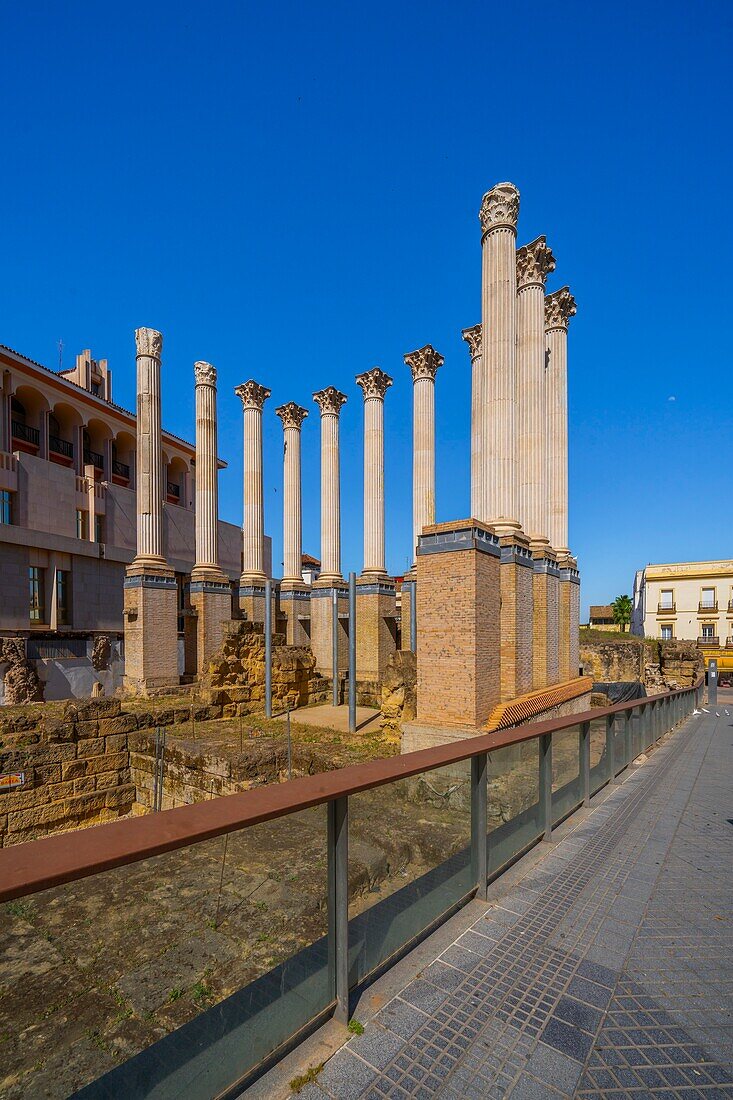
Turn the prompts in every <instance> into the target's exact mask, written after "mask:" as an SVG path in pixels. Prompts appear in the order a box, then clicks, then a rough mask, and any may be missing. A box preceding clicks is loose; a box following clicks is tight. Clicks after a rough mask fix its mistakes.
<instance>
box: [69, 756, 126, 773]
mask: <svg viewBox="0 0 733 1100" xmlns="http://www.w3.org/2000/svg"><path fill="white" fill-rule="evenodd" d="M77 763H79V764H80V763H82V761H81V760H79V761H77ZM84 763H86V774H87V775H98V774H100V773H101V772H108V771H114V770H115V769H117V770H122V769H123V768H127V766H128V755H127V753H126V752H110V753H105V754H104V755H103V756H90V757H89V758H88V759H87V760H86V761H84Z"/></svg>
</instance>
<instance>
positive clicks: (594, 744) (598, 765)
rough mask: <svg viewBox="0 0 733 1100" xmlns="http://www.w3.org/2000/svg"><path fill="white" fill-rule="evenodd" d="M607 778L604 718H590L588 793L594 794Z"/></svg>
mask: <svg viewBox="0 0 733 1100" xmlns="http://www.w3.org/2000/svg"><path fill="white" fill-rule="evenodd" d="M607 780H608V756H607V755H606V719H605V718H592V719H591V723H590V793H591V794H592V795H594V794H595V793H596V792H597V791H600V789H601V787H602V786H603V785H604V784H605V783H606V781H607Z"/></svg>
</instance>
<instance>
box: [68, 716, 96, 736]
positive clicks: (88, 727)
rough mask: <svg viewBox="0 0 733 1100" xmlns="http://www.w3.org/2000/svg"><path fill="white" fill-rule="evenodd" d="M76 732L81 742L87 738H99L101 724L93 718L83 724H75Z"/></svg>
mask: <svg viewBox="0 0 733 1100" xmlns="http://www.w3.org/2000/svg"><path fill="white" fill-rule="evenodd" d="M74 732H75V734H76V738H77V740H79V741H81V740H82V739H84V738H87V737H97V736H98V735H99V722H97V721H96V719H91V718H90V719H88V720H85V721H83V722H75V723H74Z"/></svg>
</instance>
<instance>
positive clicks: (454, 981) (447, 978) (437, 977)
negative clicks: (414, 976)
mask: <svg viewBox="0 0 733 1100" xmlns="http://www.w3.org/2000/svg"><path fill="white" fill-rule="evenodd" d="M422 976H423V978H424V979H425V981H426V982H432V984H433V985H437V986H438V988H439V989H447V990H448V991H449V992H450V991H452V990H454V989H455V988H456V986H459V985H460V984H461V982H465V980H466V974H465V971H463V970H458V969H457V968H456V967H455V966H447V965H446V964H445V963H444V962H441V961H440V960H439V959H438V960H437V961H436V962H434V963H431V964H430V966H428V967H426V968H425V970H423V972H422Z"/></svg>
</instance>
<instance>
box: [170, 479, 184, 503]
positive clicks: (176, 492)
mask: <svg viewBox="0 0 733 1100" xmlns="http://www.w3.org/2000/svg"><path fill="white" fill-rule="evenodd" d="M168 496H169V497H174V498H175V499H176V500H180V499H181V487H180V485H174V484H173V482H172V481H169V482H168Z"/></svg>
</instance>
